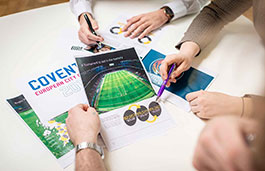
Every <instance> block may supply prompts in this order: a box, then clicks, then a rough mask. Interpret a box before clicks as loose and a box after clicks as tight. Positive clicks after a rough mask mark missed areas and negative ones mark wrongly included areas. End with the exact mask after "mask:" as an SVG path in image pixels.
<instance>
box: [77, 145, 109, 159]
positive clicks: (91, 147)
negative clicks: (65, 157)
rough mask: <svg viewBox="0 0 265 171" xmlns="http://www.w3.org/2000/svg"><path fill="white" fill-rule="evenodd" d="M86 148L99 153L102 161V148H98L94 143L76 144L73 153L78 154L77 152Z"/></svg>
mask: <svg viewBox="0 0 265 171" xmlns="http://www.w3.org/2000/svg"><path fill="white" fill-rule="evenodd" d="M86 148H90V149H92V150H95V151H96V152H98V153H99V155H100V156H101V158H102V159H104V150H103V148H102V147H100V146H99V145H97V144H96V143H92V142H82V143H80V144H77V145H76V147H75V152H76V153H78V152H79V151H81V150H83V149H86Z"/></svg>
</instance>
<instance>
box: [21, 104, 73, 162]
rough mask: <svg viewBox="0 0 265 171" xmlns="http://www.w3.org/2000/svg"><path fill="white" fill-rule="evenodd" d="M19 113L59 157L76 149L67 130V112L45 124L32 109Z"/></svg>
mask: <svg viewBox="0 0 265 171" xmlns="http://www.w3.org/2000/svg"><path fill="white" fill-rule="evenodd" d="M18 114H19V116H20V117H21V118H22V119H23V120H24V122H25V123H26V124H27V125H28V126H29V127H30V129H31V130H32V131H33V132H34V133H35V134H36V135H37V136H38V138H39V139H40V140H41V141H42V142H43V144H44V145H45V146H46V147H47V148H48V149H49V150H50V151H51V153H52V154H53V155H54V156H55V157H56V158H57V159H58V158H60V157H62V156H63V155H65V154H66V153H68V152H69V151H71V150H72V149H74V145H73V144H72V143H71V141H70V140H69V137H68V133H67V130H66V124H65V119H66V118H67V116H68V113H67V112H65V113H63V114H62V115H59V116H57V117H56V118H53V119H51V120H50V121H48V122H47V123H45V124H43V123H42V122H41V121H40V119H39V118H38V116H37V115H36V113H35V112H34V111H33V110H32V109H29V110H26V111H23V112H19V113H18Z"/></svg>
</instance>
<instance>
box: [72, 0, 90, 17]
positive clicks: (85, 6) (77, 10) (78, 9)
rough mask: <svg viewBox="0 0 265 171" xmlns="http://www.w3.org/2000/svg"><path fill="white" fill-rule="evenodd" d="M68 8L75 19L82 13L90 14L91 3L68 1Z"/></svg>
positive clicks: (77, 0)
mask: <svg viewBox="0 0 265 171" xmlns="http://www.w3.org/2000/svg"><path fill="white" fill-rule="evenodd" d="M70 8H71V11H72V12H73V13H74V15H75V16H76V18H77V19H78V17H79V16H80V15H81V14H82V13H84V12H88V13H90V14H92V9H91V3H90V2H89V1H86V0H70Z"/></svg>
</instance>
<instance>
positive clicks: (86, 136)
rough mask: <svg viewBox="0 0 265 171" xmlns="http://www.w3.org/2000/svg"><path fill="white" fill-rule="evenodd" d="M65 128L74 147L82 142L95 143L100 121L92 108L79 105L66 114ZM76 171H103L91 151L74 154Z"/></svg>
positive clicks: (102, 166)
mask: <svg viewBox="0 0 265 171" xmlns="http://www.w3.org/2000/svg"><path fill="white" fill-rule="evenodd" d="M66 126H67V131H68V133H69V136H70V138H71V141H72V142H73V144H74V145H75V146H76V145H77V144H80V143H82V142H88V143H97V136H98V134H99V131H100V120H99V116H98V113H97V112H96V110H95V109H94V108H91V107H88V105H84V104H79V105H77V106H76V107H74V108H72V109H70V110H69V112H68V117H67V119H66ZM75 167H76V170H78V171H85V170H95V171H104V170H105V168H104V163H103V161H102V159H101V157H100V155H99V153H98V152H96V151H95V150H93V149H89V148H86V149H82V150H81V151H79V152H77V154H76V164H75Z"/></svg>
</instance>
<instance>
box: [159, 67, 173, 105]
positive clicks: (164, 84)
mask: <svg viewBox="0 0 265 171" xmlns="http://www.w3.org/2000/svg"><path fill="white" fill-rule="evenodd" d="M175 67H176V64H175V63H174V64H173V65H172V66H171V68H170V70H169V72H168V76H167V79H166V80H164V81H163V84H162V85H161V87H160V89H159V91H158V93H157V98H156V101H157V100H158V99H159V98H160V97H161V95H162V93H163V92H164V90H165V88H166V85H167V82H168V80H169V77H170V75H171V74H172V72H173V71H174V69H175Z"/></svg>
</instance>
